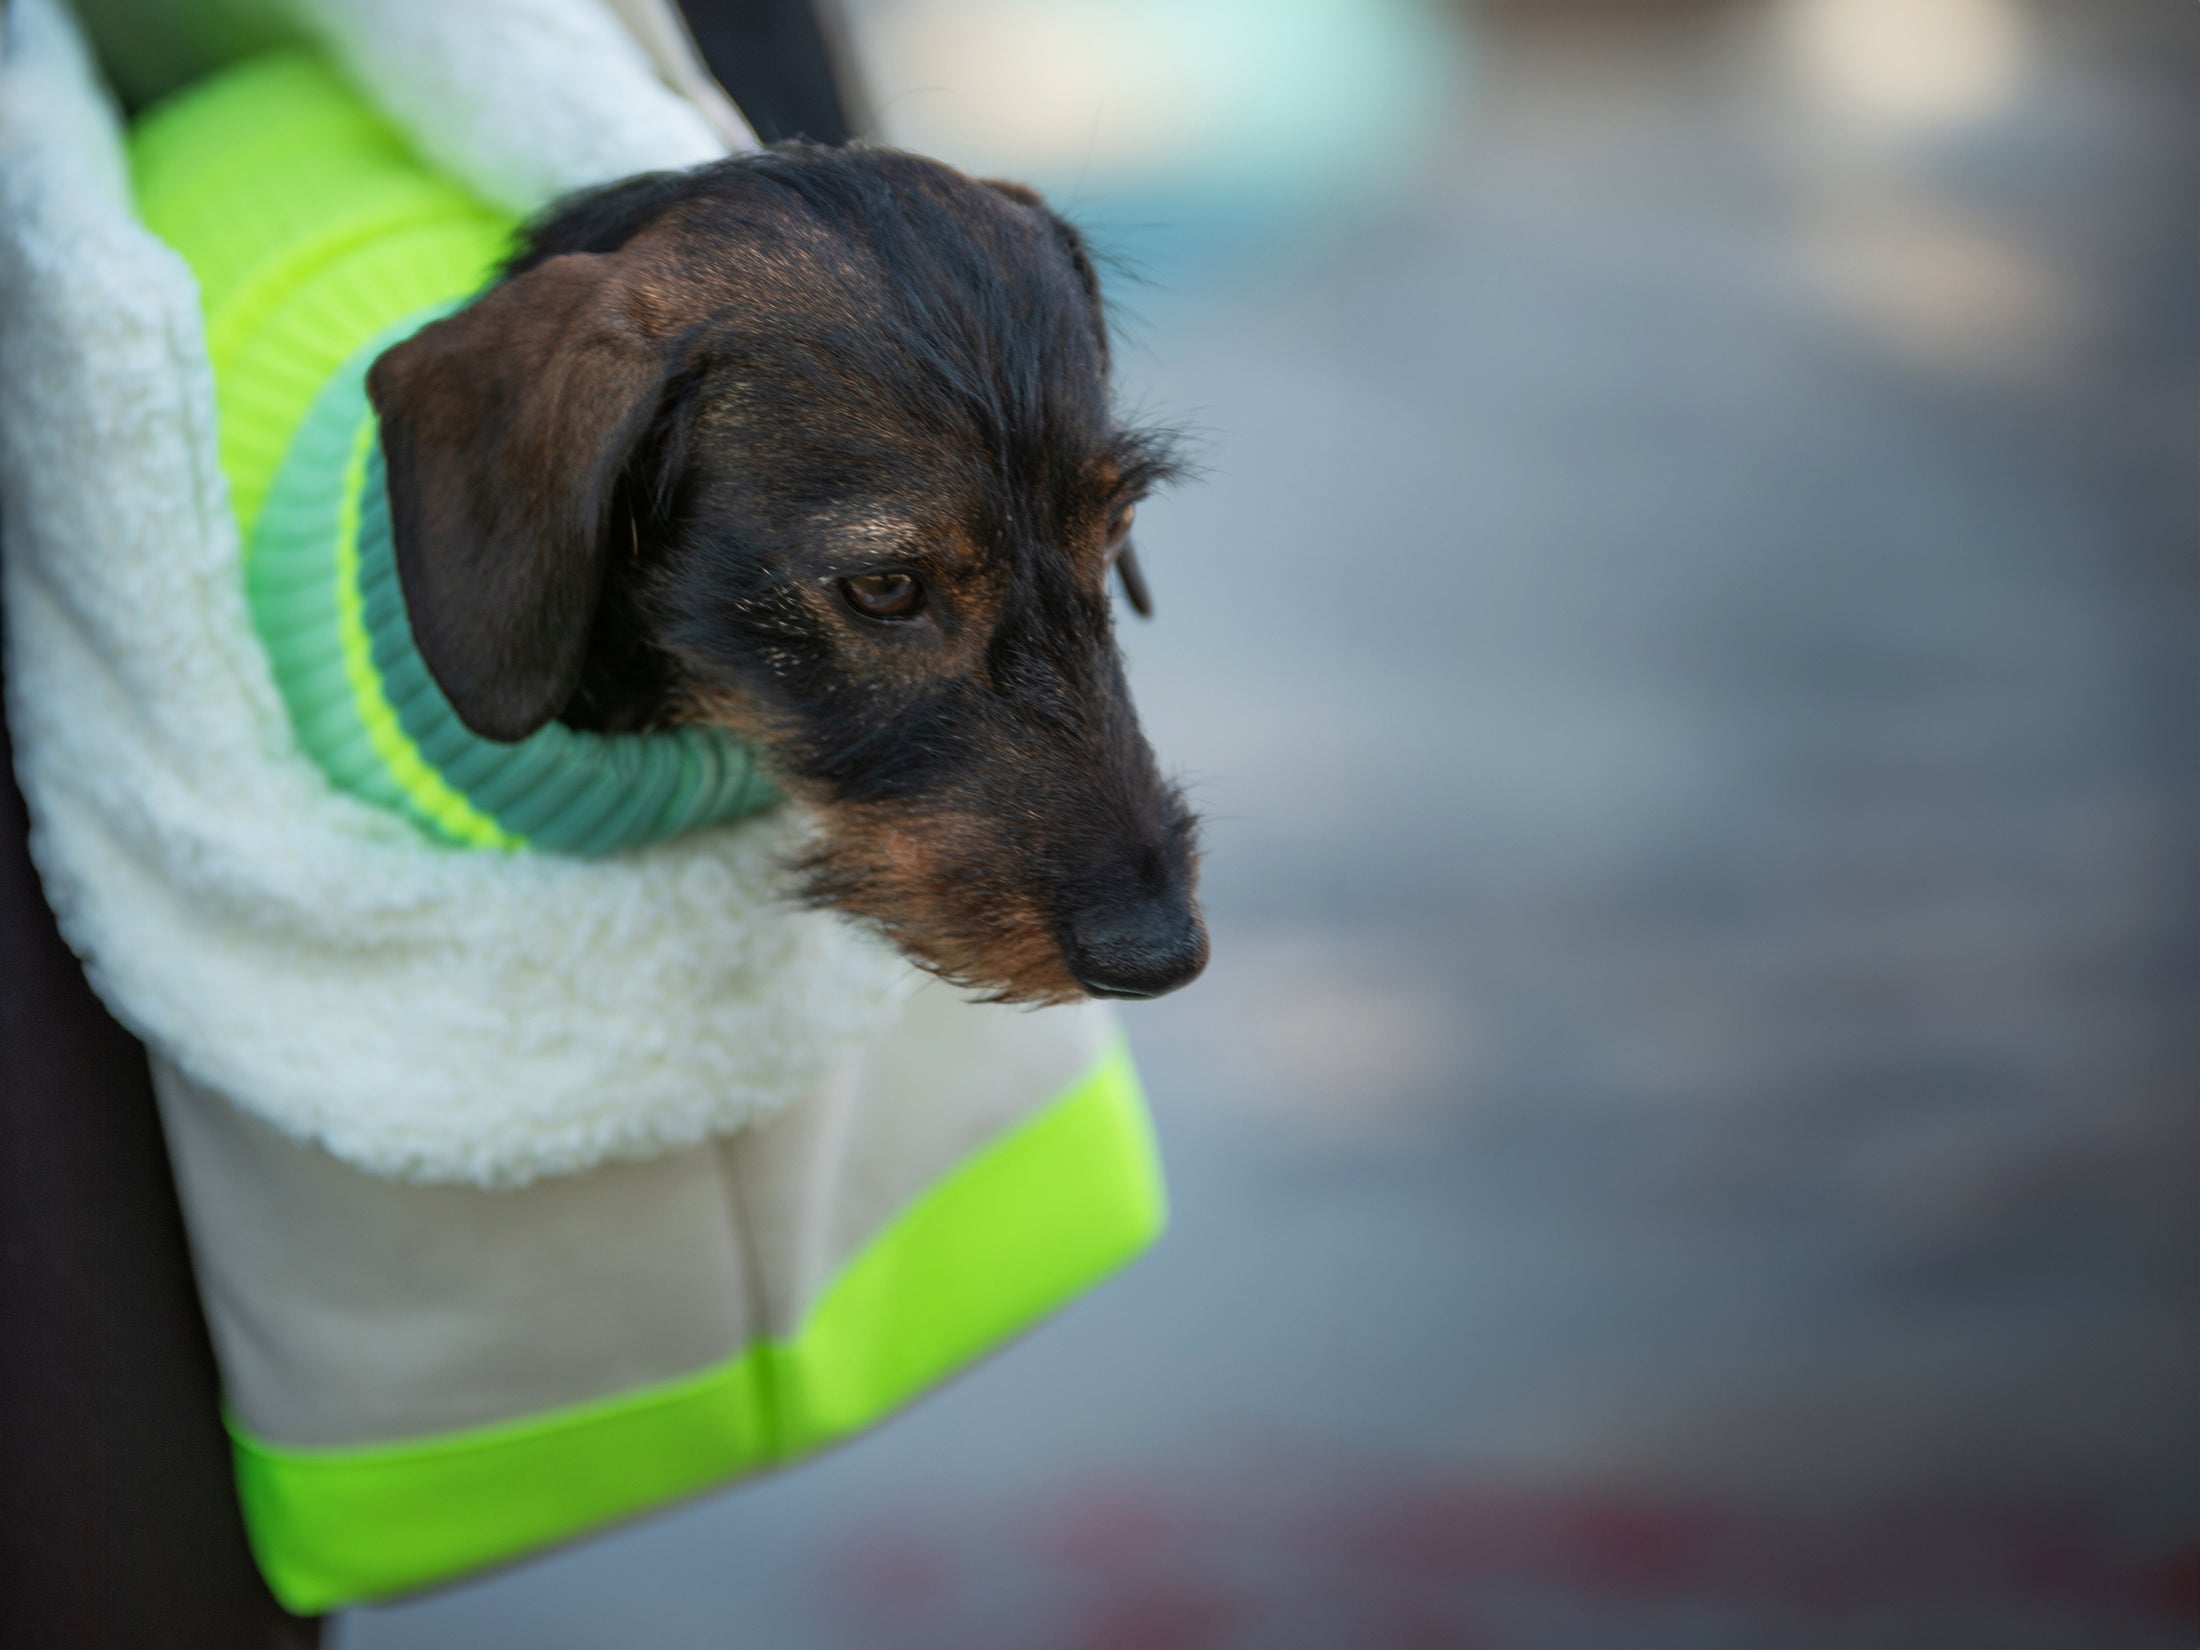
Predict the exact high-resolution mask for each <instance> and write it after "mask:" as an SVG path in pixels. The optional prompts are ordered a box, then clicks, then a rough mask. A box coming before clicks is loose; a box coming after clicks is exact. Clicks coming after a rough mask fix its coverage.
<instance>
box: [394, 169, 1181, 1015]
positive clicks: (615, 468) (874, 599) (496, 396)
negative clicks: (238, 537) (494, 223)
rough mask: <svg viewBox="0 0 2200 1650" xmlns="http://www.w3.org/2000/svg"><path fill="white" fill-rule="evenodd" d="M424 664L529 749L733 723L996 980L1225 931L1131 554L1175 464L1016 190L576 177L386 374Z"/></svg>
mask: <svg viewBox="0 0 2200 1650" xmlns="http://www.w3.org/2000/svg"><path fill="white" fill-rule="evenodd" d="M368 386H369V391H370V394H371V395H372V397H373V401H374V406H375V410H376V412H377V414H378V416H379V419H380V423H381V430H382V439H383V447H384V451H385V453H386V455H387V458H388V465H389V489H390V504H391V519H392V526H393V531H394V535H395V541H396V552H397V565H398V572H399V579H400V582H401V584H402V586H403V589H404V593H405V599H406V603H407V606H408V609H409V611H410V614H411V619H412V625H413V630H414V634H415V637H416V639H417V641H418V643H419V646H420V650H421V653H422V655H423V656H424V657H425V659H426V660H427V663H428V666H429V668H430V670H431V671H432V672H433V674H434V675H435V677H436V679H437V681H438V682H439V683H440V684H441V686H442V687H443V689H444V691H445V693H446V694H447V695H448V696H449V698H450V700H451V703H452V705H453V706H454V707H455V708H456V710H457V712H458V714H459V716H460V717H461V718H462V719H463V720H464V721H465V722H466V724H467V725H468V726H469V727H471V728H473V729H474V731H476V732H477V733H480V734H483V735H485V736H487V737H490V738H493V739H500V740H515V739H520V738H523V737H525V736H526V735H527V734H529V733H531V732H533V731H534V730H535V729H537V728H539V727H541V726H543V725H544V724H545V723H547V722H549V721H551V720H552V719H554V718H555V719H561V720H563V721H565V722H567V723H569V724H571V725H573V726H576V727H583V728H593V729H602V730H606V731H616V730H638V729H648V728H654V727H664V726H671V725H676V724H681V723H716V724H719V725H722V726H725V727H728V728H731V729H733V730H735V731H737V732H738V733H739V734H741V735H742V736H743V737H744V738H745V739H747V740H748V741H749V742H750V743H751V745H752V747H753V748H755V749H756V750H757V751H758V752H759V753H760V755H761V756H762V758H763V760H764V762H765V765H766V767H767V769H768V770H769V771H770V772H771V774H772V776H773V777H774V779H775V780H777V781H778V783H779V784H780V786H781V788H782V789H783V790H785V791H786V792H787V793H789V794H790V795H792V796H794V797H796V798H798V799H799V800H800V801H802V802H803V803H805V804H806V805H808V807H809V808H810V809H811V810H812V811H813V812H814V814H815V815H816V817H817V818H818V820H819V821H820V823H821V828H822V835H821V837H820V839H819V841H818V844H817V846H816V848H815V851H814V853H813V854H812V855H811V856H810V857H809V858H808V859H807V860H806V861H805V863H804V864H803V866H802V867H801V870H802V878H803V880H802V883H801V887H802V891H803V894H804V896H805V897H806V898H807V899H809V900H810V901H812V902H813V903H816V904H820V905H827V906H831V907H834V908H837V909H839V910H841V911H844V912H847V913H849V914H851V915H853V916H855V917H857V918H859V919H863V920H866V921H868V922H870V923H872V924H875V925H876V926H877V927H878V928H879V929H880V930H882V931H883V932H884V933H885V934H886V935H887V936H889V937H890V938H891V939H892V940H893V941H894V942H895V943H896V944H897V945H899V946H900V947H901V948H902V950H903V951H905V952H906V953H907V954H908V955H909V956H910V957H911V958H912V959H914V960H915V961H917V962H918V963H920V964H921V965H922V966H924V967H926V968H928V969H931V970H932V971H933V972H935V973H937V974H940V975H942V976H944V977H945V978H947V979H949V980H952V981H954V982H956V983H958V984H960V985H963V986H966V987H971V988H975V989H977V990H979V991H981V992H983V993H985V994H987V995H988V996H990V997H991V998H993V999H996V1000H1000V1001H1008V1002H1024V1003H1045V1002H1058V1001H1064V1000H1068V999H1071V998H1074V997H1077V996H1079V995H1082V994H1091V995H1094V996H1104V997H1151V996H1155V995H1158V994H1159V993H1161V992H1165V991H1169V990H1173V989H1174V988H1176V987H1177V986H1180V985H1183V984H1184V983H1186V982H1187V981H1189V980H1190V979H1192V978H1193V977H1194V976H1195V975H1196V974H1198V972H1199V971H1200V969H1201V967H1202V966H1203V965H1204V964H1205V962H1206V957H1207V934H1206V927H1205V923H1204V921H1203V919H1202V917H1201V915H1200V910H1199V906H1198V903H1197V900H1196V899H1195V897H1194V884H1195V881H1196V878H1197V849H1196V843H1195V829H1196V827H1195V821H1194V819H1193V816H1192V815H1191V813H1190V812H1189V810H1188V809H1187V807H1186V805H1185V803H1184V800H1183V798H1182V797H1181V796H1180V794H1179V793H1178V792H1177V790H1176V789H1175V788H1174V787H1173V786H1172V785H1170V784H1169V783H1168V782H1166V781H1165V780H1164V779H1163V778H1162V776H1161V774H1160V772H1159V771H1158V769H1157V767H1156V765H1155V762H1154V756H1153V752H1152V750H1151V748H1150V747H1149V746H1148V744H1147V742H1146V739H1145V737H1144V735H1143V734H1142V733H1141V731H1140V729H1139V725H1138V718H1137V714H1136V712H1135V710H1134V709H1133V707H1132V705H1131V700H1130V694H1129V691H1128V689H1127V688H1126V686H1125V684H1124V679H1123V667H1122V661H1121V657H1120V655H1119V653H1118V652H1117V649H1116V645H1115V641H1114V636H1113V632H1112V628H1111V624H1110V613H1109V602H1108V580H1109V577H1110V574H1111V571H1115V572H1118V573H1119V574H1120V576H1122V578H1123V579H1124V582H1125V586H1126V589H1127V590H1128V592H1129V593H1130V595H1131V598H1132V600H1133V602H1134V604H1136V605H1138V606H1139V607H1140V608H1141V609H1142V610H1143V608H1144V604H1145V597H1144V586H1143V582H1142V581H1141V580H1140V579H1139V576H1138V572H1137V568H1136V565H1135V563H1134V562H1133V561H1132V559H1131V549H1130V543H1129V539H1128V537H1127V532H1128V529H1129V526H1130V522H1131V516H1132V512H1133V510H1134V507H1135V506H1136V504H1137V503H1138V501H1139V499H1140V497H1141V496H1142V495H1144V494H1145V493H1146V492H1147V490H1148V489H1150V488H1152V487H1154V486H1156V485H1157V484H1159V483H1161V482H1163V481H1165V480H1167V479H1169V478H1170V477H1171V476H1172V475H1173V474H1174V473H1175V470H1176V466H1175V463H1174V461H1173V459H1172V455H1171V448H1170V443H1169V441H1168V440H1167V439H1166V437H1165V436H1164V435H1162V434H1160V433H1158V432H1154V431H1148V430H1140V429H1135V428H1129V427H1126V426H1125V425H1124V424H1123V423H1121V422H1119V421H1118V419H1117V418H1116V416H1115V414H1114V411H1113V409H1112V407H1111V405H1110V400H1109V390H1108V332H1107V321H1106V317H1105V313H1104V311H1103V308H1102V304H1101V297H1100V287H1099V281H1098V279H1097V277H1096V275H1095V273H1094V268H1093V261H1092V258H1091V257H1090V255H1089V253H1088V251H1087V249H1086V247H1085V244H1084V242H1083V240H1082V239H1081V238H1080V237H1079V235H1078V233H1077V231H1076V230H1075V229H1073V228H1072V227H1070V225H1068V224H1067V223H1065V222H1064V221H1063V220H1062V219H1061V218H1059V217H1057V216H1055V215H1054V213H1052V212H1051V211H1049V210H1048V209H1047V207H1046V205H1045V204H1044V202H1042V201H1041V200H1040V198H1039V197H1038V196H1037V195H1035V194H1034V193H1032V192H1031V191H1030V190H1028V189H1025V188H1022V187H1021V186H1018V185H1014V184H1006V183H991V182H981V181H978V180H975V179H971V178H968V177H965V176H963V175H962V174H961V173H959V172H956V171H954V170H952V169H951V168H949V167H946V166H943V165H940V164H938V163H936V162H932V161H927V160H921V159H918V158H916V157H914V156H910V155H905V154H900V153H897V152H894V151H890V150H884V149H875V148H867V147H862V146H853V147H846V148H822V147H817V146H813V145H808V144H799V143H797V144H786V145H781V146H778V147H775V148H772V149H769V150H765V151H763V152H761V153H758V154H753V155H747V156H742V157H739V158H736V159H732V160H727V161H723V162H718V163H714V164H711V165H707V166H703V167H700V168H697V169H695V170H693V171H687V172H676V173H653V174H648V175H644V176H641V177H637V178H633V179H630V180H627V181H625V182H623V183H617V184H613V185H610V186H609V187H606V188H604V189H601V190H597V191H594V192H591V193H587V194H584V195H581V196H579V197H577V198H574V199H572V200H569V201H567V202H565V203H562V204H561V205H559V206H557V207H555V208H553V209H552V210H551V211H550V212H549V213H548V214H547V215H546V216H544V217H543V218H541V219H540V220H538V221H537V222H536V223H534V224H533V225H532V226H531V227H530V228H529V230H528V231H527V232H526V233H525V234H524V236H523V237H522V241H521V249H520V251H519V252H518V253H517V255H516V256H515V257H514V258H513V259H512V260H511V261H510V263H509V264H508V265H507V266H506V267H505V269H504V270H503V272H502V274H501V276H500V277H499V278H498V279H497V280H496V281H495V282H494V283H493V284H491V285H490V286H489V288H488V289H487V290H486V291H485V292H484V293H483V294H482V295H481V296H479V297H478V298H476V299H475V300H474V301H473V302H472V303H471V304H470V305H468V306H467V307H466V308H464V309H462V310H460V311H458V312H457V313H455V314H453V315H451V316H450V317H448V318H446V319H444V320H441V321H438V322H435V323H434V324H432V325H430V326H428V327H426V328H424V329H423V330H422V331H420V332H419V333H417V334H415V335H414V336H413V337H411V338H409V339H407V340H406V341H405V342H403V343H400V344H398V345H396V346H395V347H393V348H391V349H390V350H388V351H387V352H386V353H385V354H383V355H382V356H381V358H380V359H379V360H378V361H377V362H376V363H375V364H374V367H373V370H372V372H371V374H370V376H369V379H368Z"/></svg>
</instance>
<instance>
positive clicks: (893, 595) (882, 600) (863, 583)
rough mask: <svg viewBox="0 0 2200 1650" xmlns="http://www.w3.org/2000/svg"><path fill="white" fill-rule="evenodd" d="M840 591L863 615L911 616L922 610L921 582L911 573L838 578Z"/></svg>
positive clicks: (870, 574) (922, 591) (894, 617)
mask: <svg viewBox="0 0 2200 1650" xmlns="http://www.w3.org/2000/svg"><path fill="white" fill-rule="evenodd" d="M840 593H841V595H842V596H843V597H844V598H846V600H847V603H848V605H849V606H850V607H852V608H854V609H855V610H856V611H857V612H858V613H860V614H862V615H863V616H864V617H865V618H866V619H913V618H915V617H916V616H917V615H918V614H919V613H921V612H923V611H924V586H923V585H921V584H919V583H918V582H917V579H916V576H915V575H914V574H911V573H866V574H865V575H864V576H863V577H862V578H860V579H842V580H841V581H840Z"/></svg>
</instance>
